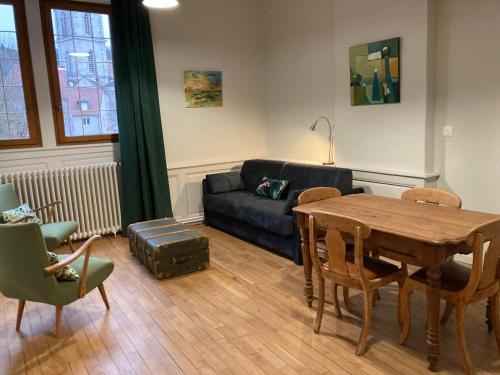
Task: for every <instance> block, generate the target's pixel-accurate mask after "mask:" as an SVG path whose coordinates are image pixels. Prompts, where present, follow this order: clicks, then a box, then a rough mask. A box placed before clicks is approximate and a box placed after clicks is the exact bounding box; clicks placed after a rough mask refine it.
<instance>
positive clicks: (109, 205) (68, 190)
mask: <svg viewBox="0 0 500 375" xmlns="http://www.w3.org/2000/svg"><path fill="white" fill-rule="evenodd" d="M117 167H118V165H117V163H106V164H95V165H86V166H78V167H65V168H59V169H46V170H39V171H31V172H14V173H5V174H0V184H4V183H12V184H14V186H15V188H16V191H17V195H18V197H19V199H20V201H21V202H22V203H25V202H26V203H28V204H29V206H30V207H31V208H37V207H42V206H45V205H46V204H49V203H51V202H53V201H56V200H60V201H62V202H63V203H62V205H57V206H56V209H55V210H54V220H55V221H64V220H74V221H77V222H78V223H79V224H80V226H79V228H78V231H77V232H76V233H75V234H74V235H73V236H72V237H71V239H73V240H80V239H84V238H88V237H90V236H93V235H94V234H111V233H112V234H115V235H116V233H117V232H118V231H120V230H121V214H120V197H119V194H118V178H117ZM47 214H48V211H47V210H44V212H43V214H40V216H41V219H42V220H43V221H44V222H47V220H48V217H47Z"/></svg>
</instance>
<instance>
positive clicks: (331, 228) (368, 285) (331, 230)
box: [309, 211, 405, 355]
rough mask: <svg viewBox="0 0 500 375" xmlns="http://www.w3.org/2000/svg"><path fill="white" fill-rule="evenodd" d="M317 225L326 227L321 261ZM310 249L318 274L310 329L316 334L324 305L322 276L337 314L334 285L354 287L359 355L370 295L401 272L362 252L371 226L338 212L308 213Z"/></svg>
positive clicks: (366, 327) (401, 275) (398, 277)
mask: <svg viewBox="0 0 500 375" xmlns="http://www.w3.org/2000/svg"><path fill="white" fill-rule="evenodd" d="M318 228H324V229H325V230H326V236H325V242H326V246H327V250H328V261H327V262H326V263H321V262H320V259H319V256H318V249H317V240H318ZM309 231H310V237H309V239H310V248H311V257H312V261H313V265H314V268H315V270H316V274H317V275H318V286H319V303H318V311H317V314H316V320H315V322H314V332H315V333H319V330H320V327H321V321H322V318H323V310H324V306H325V279H330V280H331V281H332V284H333V286H334V288H333V291H334V298H333V299H334V303H335V309H336V312H337V316H338V317H339V318H341V317H342V313H341V311H340V307H339V302H338V297H337V293H336V291H337V288H336V286H337V285H342V286H344V287H347V288H355V289H359V290H361V291H362V294H363V328H362V330H361V335H360V338H359V343H358V347H357V349H356V354H357V355H362V354H363V353H364V352H365V348H366V339H367V337H368V331H369V329H370V324H371V308H372V303H373V294H374V292H375V290H376V289H378V288H380V287H382V286H385V285H387V284H390V283H392V282H395V281H396V282H398V284H399V285H400V286H401V283H402V282H403V280H404V277H405V274H404V273H403V271H402V270H401V269H399V268H398V267H397V266H395V265H393V264H390V263H387V262H384V261H382V260H380V259H375V258H372V257H370V256H367V255H365V254H364V251H363V241H364V240H366V239H367V238H369V237H370V234H371V228H370V227H369V226H368V225H366V224H365V223H363V222H361V221H358V220H355V219H353V218H350V217H346V216H342V215H334V214H330V213H326V212H321V211H314V212H311V215H310V216H309ZM346 241H347V242H348V243H354V252H349V251H347V252H346Z"/></svg>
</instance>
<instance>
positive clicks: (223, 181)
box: [207, 171, 245, 194]
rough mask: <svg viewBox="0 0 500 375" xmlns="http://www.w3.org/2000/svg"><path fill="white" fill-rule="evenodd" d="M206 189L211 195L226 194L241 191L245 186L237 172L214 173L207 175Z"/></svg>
mask: <svg viewBox="0 0 500 375" xmlns="http://www.w3.org/2000/svg"><path fill="white" fill-rule="evenodd" d="M207 187H208V191H209V193H211V194H219V193H227V192H229V191H236V190H243V189H244V188H245V184H244V183H243V180H242V178H241V174H240V172H239V171H235V172H225V173H214V174H208V175H207Z"/></svg>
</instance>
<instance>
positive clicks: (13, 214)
mask: <svg viewBox="0 0 500 375" xmlns="http://www.w3.org/2000/svg"><path fill="white" fill-rule="evenodd" d="M27 216H31V218H30V219H27V220H26V222H28V223H37V224H39V225H42V221H41V220H40V219H39V218H38V217H37V216H36V215H35V212H34V211H33V210H32V209H31V208H30V206H28V204H27V203H23V204H21V205H20V206H19V207H16V208H11V209H10V210H6V211H3V212H1V213H0V220H1V221H2V222H3V223H14V222H16V221H17V220H19V219H22V218H24V217H27Z"/></svg>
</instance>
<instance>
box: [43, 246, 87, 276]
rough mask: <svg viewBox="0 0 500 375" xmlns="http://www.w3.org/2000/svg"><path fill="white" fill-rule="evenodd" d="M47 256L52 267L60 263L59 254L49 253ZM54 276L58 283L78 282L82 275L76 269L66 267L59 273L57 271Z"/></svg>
mask: <svg viewBox="0 0 500 375" xmlns="http://www.w3.org/2000/svg"><path fill="white" fill-rule="evenodd" d="M47 256H48V257H49V263H50V265H51V266H52V265H54V264H57V263H59V258H58V257H57V254H55V253H51V252H50V251H47ZM54 276H55V277H56V280H57V281H76V280H78V279H79V278H80V275H78V273H77V272H76V271H75V269H74V268H73V267H71V266H64V267H63V268H61V269H60V270H59V271H57V272H56V273H55V274H54Z"/></svg>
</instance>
